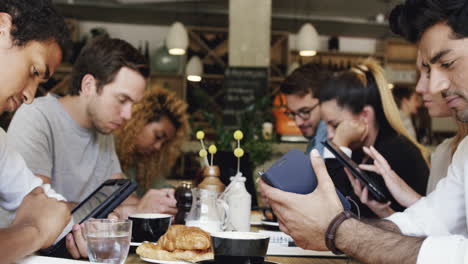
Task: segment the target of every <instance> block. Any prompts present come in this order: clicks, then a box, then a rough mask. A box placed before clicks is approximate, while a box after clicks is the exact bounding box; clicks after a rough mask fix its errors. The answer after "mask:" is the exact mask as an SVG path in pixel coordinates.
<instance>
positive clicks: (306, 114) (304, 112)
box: [284, 103, 320, 120]
mask: <svg viewBox="0 0 468 264" xmlns="http://www.w3.org/2000/svg"><path fill="white" fill-rule="evenodd" d="M319 104H320V103H317V104H315V105H314V106H312V107H309V108H302V109H300V110H299V111H297V112H294V111H291V110H289V109H288V110H286V111H285V112H284V114H285V115H286V116H287V117H288V118H289V119H291V120H296V116H298V117H300V118H301V119H302V120H307V119H309V118H310V113H312V111H314V109H315V108H317V106H319Z"/></svg>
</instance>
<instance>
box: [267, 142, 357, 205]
mask: <svg viewBox="0 0 468 264" xmlns="http://www.w3.org/2000/svg"><path fill="white" fill-rule="evenodd" d="M261 177H262V179H263V181H264V182H265V183H267V184H268V185H270V186H273V187H275V188H277V189H280V190H283V191H285V192H293V193H298V194H309V193H311V192H313V191H314V190H315V188H317V178H316V176H315V172H314V170H313V168H312V165H311V163H310V158H309V157H308V156H307V155H305V154H304V152H302V151H300V150H298V149H292V150H290V151H288V152H287V153H286V154H284V155H283V156H282V157H281V158H280V159H278V160H277V161H276V162H275V163H274V164H273V165H272V166H271V167H270V168H269V169H268V170H267V171H265V172H264V173H262V174H261ZM336 193H337V195H338V197H339V198H340V200H341V204H342V205H343V208H344V209H345V210H349V209H350V208H351V205H350V204H349V202H348V200H346V198H345V197H344V196H343V195H342V194H341V193H340V192H339V191H338V190H336Z"/></svg>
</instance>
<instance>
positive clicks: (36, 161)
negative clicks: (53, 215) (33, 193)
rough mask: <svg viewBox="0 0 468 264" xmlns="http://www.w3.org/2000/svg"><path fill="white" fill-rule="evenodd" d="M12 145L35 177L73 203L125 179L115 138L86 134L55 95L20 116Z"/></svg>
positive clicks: (12, 129)
mask: <svg viewBox="0 0 468 264" xmlns="http://www.w3.org/2000/svg"><path fill="white" fill-rule="evenodd" d="M8 140H9V141H10V142H11V143H12V144H14V147H15V149H17V150H18V152H19V153H20V154H21V155H22V156H23V157H24V160H25V161H26V164H27V165H28V167H29V168H30V169H31V171H32V172H33V173H34V174H40V175H43V176H46V177H50V178H51V180H52V188H53V189H54V190H55V191H57V192H58V193H60V194H62V195H63V196H64V197H65V198H66V199H67V200H68V201H71V202H80V201H82V200H84V198H86V197H87V196H88V195H89V194H91V193H92V192H93V191H94V190H95V189H96V188H97V187H98V186H99V185H101V184H102V183H103V182H104V181H106V180H108V179H110V178H111V177H112V175H114V174H117V173H121V169H120V162H119V160H118V158H117V154H116V152H115V144H114V137H113V135H104V134H100V133H98V132H97V131H95V130H92V129H86V128H82V127H81V126H80V125H79V124H78V123H77V122H76V121H74V120H73V119H72V118H71V116H70V115H69V114H68V113H67V112H66V111H65V109H64V108H63V106H62V105H61V103H60V102H59V101H58V98H57V96H55V95H52V94H49V95H47V96H44V97H40V98H37V99H36V100H34V103H32V104H30V105H23V106H21V107H20V108H19V109H18V111H16V113H15V115H14V116H13V120H12V121H11V123H10V126H9V128H8Z"/></svg>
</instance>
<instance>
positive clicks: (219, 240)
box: [211, 232, 270, 264]
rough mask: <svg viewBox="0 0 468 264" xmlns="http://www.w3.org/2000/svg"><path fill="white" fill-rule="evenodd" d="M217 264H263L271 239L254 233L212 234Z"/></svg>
mask: <svg viewBox="0 0 468 264" xmlns="http://www.w3.org/2000/svg"><path fill="white" fill-rule="evenodd" d="M211 241H212V244H213V253H214V259H215V263H217V264H218V263H222V264H234V263H235V264H263V263H264V261H265V256H266V253H267V250H268V243H269V242H270V237H269V236H268V235H265V234H260V233H253V232H217V233H212V234H211Z"/></svg>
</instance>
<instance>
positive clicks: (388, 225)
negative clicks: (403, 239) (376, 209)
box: [361, 219, 401, 234]
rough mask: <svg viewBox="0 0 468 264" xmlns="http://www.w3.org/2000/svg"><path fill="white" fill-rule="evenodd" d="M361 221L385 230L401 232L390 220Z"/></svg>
mask: <svg viewBox="0 0 468 264" xmlns="http://www.w3.org/2000/svg"><path fill="white" fill-rule="evenodd" d="M361 221H362V222H364V223H366V224H368V225H372V226H375V227H378V228H380V229H383V230H386V231H390V232H394V233H397V234H401V230H400V228H398V226H397V225H396V224H395V223H393V222H392V221H388V220H382V219H361Z"/></svg>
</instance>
